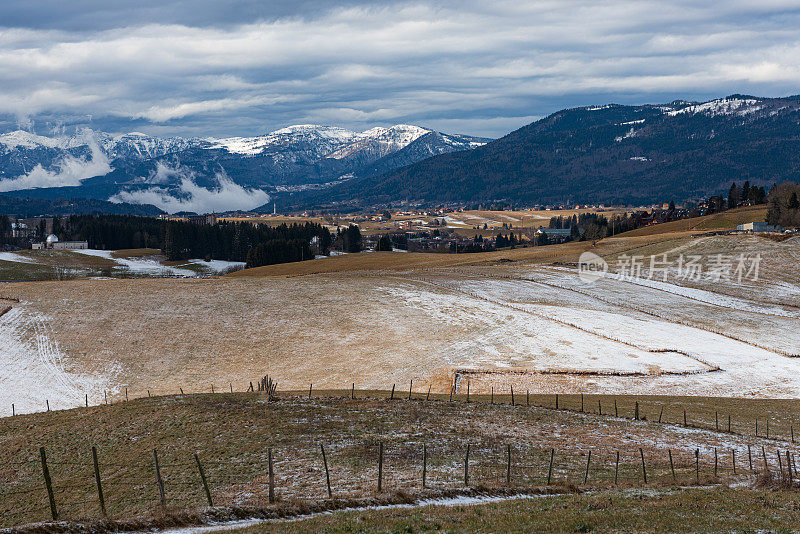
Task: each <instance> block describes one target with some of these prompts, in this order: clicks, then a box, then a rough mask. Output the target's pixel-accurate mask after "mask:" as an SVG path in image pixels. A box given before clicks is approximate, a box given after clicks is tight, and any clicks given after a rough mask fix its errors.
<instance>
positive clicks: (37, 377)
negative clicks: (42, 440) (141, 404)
mask: <svg viewBox="0 0 800 534" xmlns="http://www.w3.org/2000/svg"><path fill="white" fill-rule="evenodd" d="M67 365H68V358H67V355H66V354H65V353H64V352H63V351H62V350H61V348H60V347H59V345H58V343H56V342H55V341H54V340H53V339H52V336H51V335H50V323H49V320H48V319H47V318H46V317H44V316H42V315H40V314H38V313H36V312H34V311H31V310H29V309H27V307H26V305H25V304H17V305H14V307H13V308H12V309H11V310H10V311H9V312H8V313H6V314H5V315H3V316H2V317H0V405H2V406H3V410H6V409H8V410H9V413H10V409H11V404H12V403H14V409H15V410H16V413H30V412H39V411H45V410H46V409H47V402H46V401H49V402H50V408H51V409H53V410H55V409H65V408H74V407H77V406H83V405H84V402H85V400H84V395H88V396H89V402H90V403H92V404H98V403H100V402H101V401H102V400H103V391H104V390H108V391H116V389H115V388H114V387H113V386H112V384H111V381H110V379H109V378H108V376H109V375H111V374H114V373H115V372H116V371H117V369H116V368H114V367H112V368H109V364H108V363H107V362H106V363H104V365H103V368H102V369H95V370H93V371H92V372H86V373H77V372H74V371H72V370H69V369H68V368H67ZM6 407H7V408H6Z"/></svg>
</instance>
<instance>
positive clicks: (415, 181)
mask: <svg viewBox="0 0 800 534" xmlns="http://www.w3.org/2000/svg"><path fill="white" fill-rule="evenodd" d="M799 132H800V96H790V97H782V98H761V97H755V96H744V95H731V96H728V97H725V98H718V99H714V100H710V101H707V102H687V101H684V100H676V101H673V102H670V103H667V104H657V105H640V106H628V105H618V104H604V105H599V106H585V107H578V108H573V109H565V110H561V111H557V112H555V113H553V114H552V115H549V116H547V117H545V118H543V119H541V120H538V121H536V122H534V123H531V124H529V125H527V126H524V127H522V128H520V129H518V130H516V131H514V132H511V133H509V134H508V135H506V136H505V137H502V138H500V139H497V140H495V141H492V142H490V143H487V144H486V145H485V146H481V147H478V148H477V149H476V150H472V151H460V152H452V153H449V154H441V155H433V157H429V158H418V159H417V161H416V162H411V163H405V162H392V166H393V167H394V168H393V169H381V170H382V171H383V172H377V173H376V174H379V176H376V177H374V178H370V179H362V180H352V181H348V182H346V183H343V184H338V185H336V186H335V187H332V188H330V189H328V190H326V191H324V193H316V192H308V193H304V197H303V198H301V199H299V201H298V202H296V203H295V204H294V205H295V206H298V207H299V206H302V207H304V208H305V207H309V206H335V205H339V204H345V205H351V204H352V199H358V202H359V203H360V204H362V205H372V204H376V203H380V202H385V201H386V200H387V199H405V200H409V201H421V202H468V203H486V202H493V201H496V200H506V201H512V202H520V203H543V204H546V203H554V204H555V203H585V202H586V203H605V204H622V203H626V204H632V205H640V204H647V203H650V202H665V201H668V200H676V201H680V200H686V199H703V198H707V197H708V196H710V195H717V194H722V193H726V192H727V191H728V189H729V188H730V185H731V182H734V181H736V182H737V183H739V184H741V183H743V182H744V181H745V180H749V182H750V184H752V185H758V186H767V187H768V186H771V185H772V184H773V183H781V182H782V181H786V180H794V181H796V180H797V177H798V176H800V136H798V133H799ZM429 135H431V134H429ZM424 138H425V137H423V138H420V140H422V139H424ZM417 142H419V141H417ZM417 142H415V143H412V144H410V145H409V146H408V147H406V149H404V150H403V153H405V154H407V153H409V151H410V150H411V149H412V148H413V146H414V145H415V144H416V143H417ZM393 156H394V157H400V156H401V153H400V152H397V153H395V154H394V155H393ZM389 157H392V156H389ZM374 165H375V164H373V166H374Z"/></svg>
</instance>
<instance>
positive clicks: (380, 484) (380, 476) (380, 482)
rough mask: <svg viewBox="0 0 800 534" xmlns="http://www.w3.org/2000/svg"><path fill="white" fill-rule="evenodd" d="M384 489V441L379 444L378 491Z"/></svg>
mask: <svg viewBox="0 0 800 534" xmlns="http://www.w3.org/2000/svg"><path fill="white" fill-rule="evenodd" d="M382 490H383V442H382V441H381V442H380V444H379V445H378V493H380V492H381V491H382Z"/></svg>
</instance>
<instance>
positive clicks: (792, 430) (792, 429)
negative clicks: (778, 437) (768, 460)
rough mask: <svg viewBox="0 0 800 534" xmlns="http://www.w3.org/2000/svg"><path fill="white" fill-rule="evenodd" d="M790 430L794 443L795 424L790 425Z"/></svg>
mask: <svg viewBox="0 0 800 534" xmlns="http://www.w3.org/2000/svg"><path fill="white" fill-rule="evenodd" d="M789 432H791V433H792V443H794V426H790V427H789Z"/></svg>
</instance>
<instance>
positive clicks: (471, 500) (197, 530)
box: [162, 493, 559, 534]
mask: <svg viewBox="0 0 800 534" xmlns="http://www.w3.org/2000/svg"><path fill="white" fill-rule="evenodd" d="M557 496H559V494H541V495H539V494H527V493H521V494H519V495H498V496H457V497H447V498H441V499H420V500H419V501H417V502H415V503H411V504H383V505H375V506H354V507H351V508H340V509H338V510H330V511H325V512H319V513H314V514H304V515H300V516H297V517H291V518H285V519H242V520H239V521H231V522H229V523H220V524H217V525H209V526H204V527H184V528H175V529H169V530H163V531H162V533H163V534H207V533H210V532H225V531H228V530H238V529H241V528H247V527H252V526H255V525H260V524H264V523H278V524H280V523H285V522H287V521H302V520H304V519H310V518H312V517H319V516H323V515H333V514H341V513H346V512H366V511H368V510H397V509H411V508H421V507H424V506H474V505H477V504H490V503H496V502H503V501H516V500H520V499H541V498H547V497H557Z"/></svg>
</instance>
